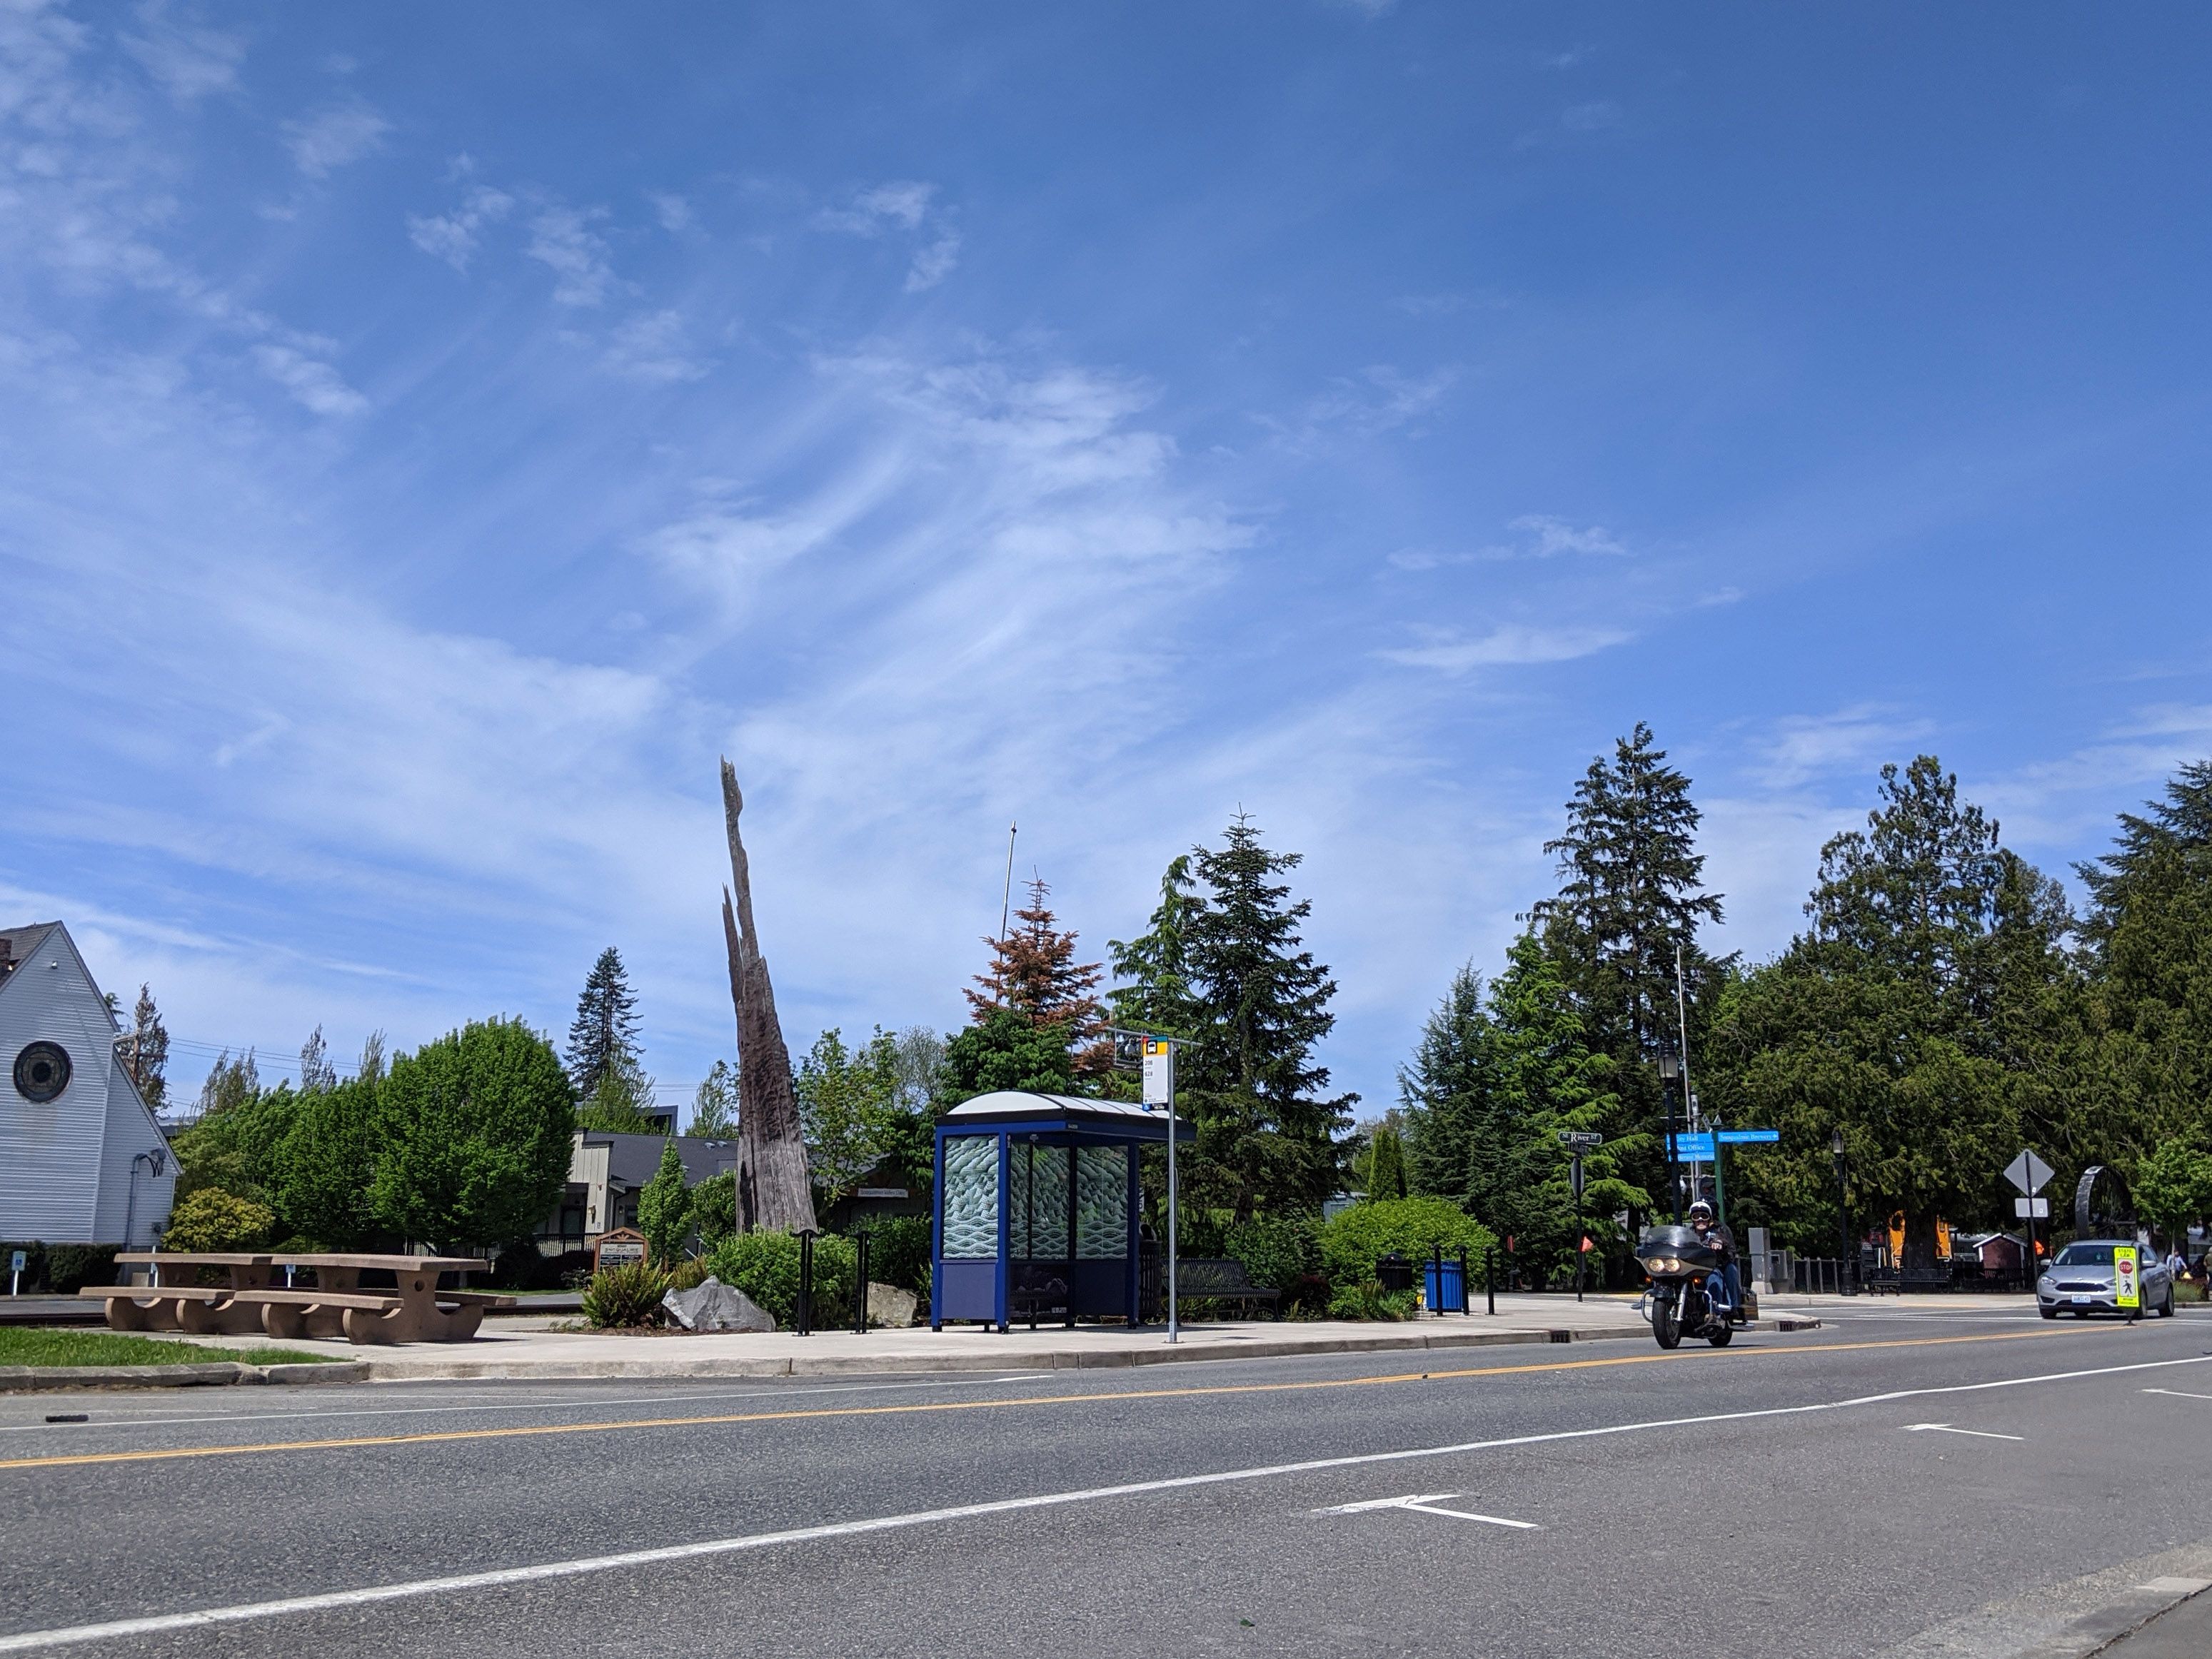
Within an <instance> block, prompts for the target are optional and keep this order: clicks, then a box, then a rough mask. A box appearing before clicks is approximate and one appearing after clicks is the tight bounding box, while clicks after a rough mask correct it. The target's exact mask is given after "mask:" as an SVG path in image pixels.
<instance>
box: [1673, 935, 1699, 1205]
mask: <svg viewBox="0 0 2212 1659" xmlns="http://www.w3.org/2000/svg"><path fill="white" fill-rule="evenodd" d="M1674 1019H1675V1023H1676V1029H1677V1030H1679V1031H1680V1033H1681V1038H1682V1118H1683V1121H1685V1122H1686V1123H1687V1124H1688V1126H1689V1128H1690V1132H1691V1133H1692V1134H1694V1133H1697V1128H1698V1118H1697V1111H1698V1097H1697V1095H1696V1094H1695V1093H1694V1092H1693V1091H1692V1089H1691V1087H1690V994H1689V991H1688V989H1687V988H1686V984H1685V982H1684V980H1683V977H1682V947H1681V946H1680V945H1676V946H1675V947H1674ZM1667 1151H1668V1156H1669V1157H1670V1158H1671V1157H1672V1156H1673V1153H1674V1148H1673V1147H1672V1146H1669V1147H1668V1149H1667ZM1690 1172H1691V1178H1692V1180H1695V1179H1696V1178H1697V1165H1695V1164H1692V1165H1691V1166H1690ZM1667 1180H1668V1185H1669V1187H1671V1188H1673V1190H1674V1219H1675V1220H1677V1221H1680V1219H1681V1218H1682V1190H1681V1187H1680V1183H1679V1182H1677V1181H1676V1180H1675V1178H1674V1165H1673V1164H1672V1163H1669V1164H1668V1166H1667Z"/></svg>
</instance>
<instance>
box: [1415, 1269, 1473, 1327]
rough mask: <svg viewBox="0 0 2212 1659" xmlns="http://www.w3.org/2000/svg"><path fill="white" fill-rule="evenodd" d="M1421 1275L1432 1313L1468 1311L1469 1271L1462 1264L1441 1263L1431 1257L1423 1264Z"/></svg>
mask: <svg viewBox="0 0 2212 1659" xmlns="http://www.w3.org/2000/svg"><path fill="white" fill-rule="evenodd" d="M1421 1275H1422V1278H1423V1279H1424V1281H1425V1285H1426V1288H1427V1291H1428V1304H1429V1311H1430V1312H1431V1313H1462V1314H1463V1313H1465V1312H1466V1311H1467V1271H1466V1269H1465V1268H1464V1267H1462V1265H1461V1263H1460V1262H1458V1261H1455V1260H1446V1261H1437V1259H1436V1257H1434V1256H1431V1257H1430V1258H1429V1259H1428V1260H1427V1261H1424V1262H1423V1263H1421Z"/></svg>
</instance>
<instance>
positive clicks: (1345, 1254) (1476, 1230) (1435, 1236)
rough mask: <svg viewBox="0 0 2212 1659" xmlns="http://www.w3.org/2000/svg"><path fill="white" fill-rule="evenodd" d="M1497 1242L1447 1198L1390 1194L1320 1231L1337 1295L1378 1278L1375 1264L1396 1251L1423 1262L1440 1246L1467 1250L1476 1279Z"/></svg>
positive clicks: (1327, 1270) (1349, 1211) (1339, 1217)
mask: <svg viewBox="0 0 2212 1659" xmlns="http://www.w3.org/2000/svg"><path fill="white" fill-rule="evenodd" d="M1495 1243H1497V1240H1496V1237H1495V1236H1494V1235H1493V1234H1492V1232H1491V1231H1490V1229H1489V1228H1487V1227H1486V1226H1484V1225H1482V1224H1481V1223H1480V1222H1479V1221H1477V1220H1475V1219H1474V1217H1472V1216H1470V1215H1468V1213H1467V1212H1466V1211H1464V1210H1462V1209H1461V1208H1460V1207H1459V1206H1458V1205H1456V1204H1454V1203H1453V1202H1452V1201H1451V1200H1449V1199H1443V1198H1386V1199H1380V1200H1375V1201H1373V1202H1370V1203H1365V1204H1354V1205H1352V1206H1351V1207H1350V1208H1348V1209H1346V1210H1343V1211H1340V1212H1338V1214H1337V1215H1336V1217H1335V1218H1334V1219H1333V1220H1331V1221H1329V1222H1328V1223H1327V1224H1326V1225H1324V1226H1323V1227H1322V1230H1321V1255H1322V1271H1323V1272H1325V1273H1327V1274H1328V1282H1329V1286H1330V1290H1331V1291H1332V1297H1331V1300H1330V1308H1331V1310H1332V1311H1334V1308H1335V1296H1336V1294H1338V1293H1341V1292H1343V1291H1346V1290H1349V1289H1354V1288H1356V1287H1357V1286H1358V1285H1364V1284H1365V1283H1366V1282H1367V1281H1369V1280H1370V1279H1373V1278H1374V1277H1375V1263H1376V1260H1377V1259H1378V1258H1380V1257H1382V1256H1385V1255H1390V1254H1391V1253H1392V1252H1394V1251H1395V1253H1396V1254H1398V1255H1402V1256H1405V1257H1407V1259H1408V1260H1410V1261H1413V1262H1415V1263H1419V1261H1423V1260H1424V1259H1425V1258H1426V1257H1427V1256H1428V1255H1429V1254H1430V1252H1431V1250H1432V1249H1436V1248H1437V1247H1438V1246H1441V1247H1442V1248H1443V1253H1444V1254H1445V1255H1447V1256H1453V1257H1456V1256H1457V1255H1458V1254H1459V1252H1460V1251H1461V1250H1462V1249H1464V1250H1465V1251H1466V1252H1467V1258H1468V1276H1469V1277H1470V1278H1472V1277H1473V1276H1474V1272H1475V1270H1476V1267H1477V1266H1478V1264H1480V1261H1481V1260H1482V1255H1483V1252H1484V1251H1486V1250H1487V1249H1491V1248H1492V1246H1493V1245H1494V1244H1495Z"/></svg>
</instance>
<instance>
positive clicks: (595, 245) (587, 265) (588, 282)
mask: <svg viewBox="0 0 2212 1659" xmlns="http://www.w3.org/2000/svg"><path fill="white" fill-rule="evenodd" d="M603 216H604V215H603V214H601V213H600V212H599V211H598V210H578V209H575V208H568V207H549V208H546V209H544V210H542V211H540V212H539V213H538V216H537V217H535V218H534V219H532V221H531V222H530V246H529V248H528V249H527V252H528V253H529V255H530V257H531V258H533V259H535V260H537V261H538V263H539V264H544V265H546V266H549V267H550V269H551V270H552V272H553V276H554V283H553V298H554V301H555V302H556V304H559V305H564V306H596V305H599V304H601V303H602V302H604V301H605V299H606V297H607V292H608V290H609V289H611V288H612V287H613V286H614V283H615V274H614V268H613V266H612V265H611V264H609V263H608V250H607V244H606V240H605V238H604V237H602V236H600V235H599V234H598V233H597V232H595V231H593V230H592V228H591V227H592V223H593V222H595V221H597V220H599V218H602V217H603Z"/></svg>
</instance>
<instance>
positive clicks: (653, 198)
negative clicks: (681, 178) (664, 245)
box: [645, 190, 695, 232]
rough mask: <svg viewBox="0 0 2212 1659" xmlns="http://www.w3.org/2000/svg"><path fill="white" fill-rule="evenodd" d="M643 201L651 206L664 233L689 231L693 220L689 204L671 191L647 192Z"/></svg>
mask: <svg viewBox="0 0 2212 1659" xmlns="http://www.w3.org/2000/svg"><path fill="white" fill-rule="evenodd" d="M645 199H646V200H647V201H648V202H650V203H652V204H653V217H654V218H656V219H658V220H659V221H660V228H662V229H663V230H665V231H671V232H672V231H679V230H689V229H690V228H691V226H692V224H693V222H694V219H695V216H694V215H693V213H692V211H691V204H690V203H689V202H687V201H685V200H684V198H683V197H681V196H678V195H677V194H676V193H675V192H674V191H665V190H649V191H647V192H646V193H645Z"/></svg>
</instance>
